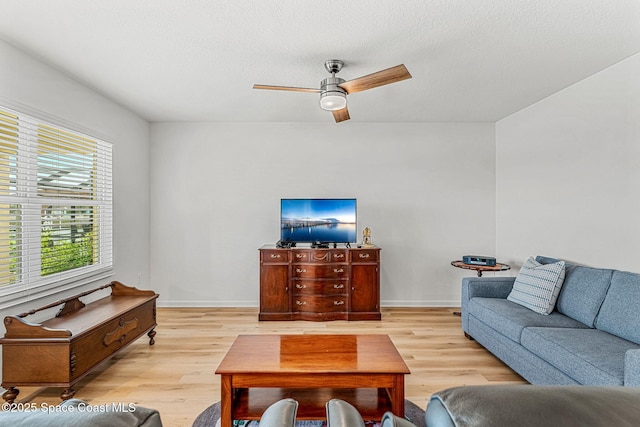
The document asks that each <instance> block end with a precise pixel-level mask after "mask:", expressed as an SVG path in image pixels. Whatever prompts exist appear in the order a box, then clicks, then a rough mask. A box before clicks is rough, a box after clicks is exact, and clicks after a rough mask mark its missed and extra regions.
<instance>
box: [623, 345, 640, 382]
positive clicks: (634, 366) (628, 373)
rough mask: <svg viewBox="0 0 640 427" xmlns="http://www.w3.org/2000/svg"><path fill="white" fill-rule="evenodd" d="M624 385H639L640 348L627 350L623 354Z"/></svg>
mask: <svg viewBox="0 0 640 427" xmlns="http://www.w3.org/2000/svg"><path fill="white" fill-rule="evenodd" d="M624 385H625V386H627V387H640V349H632V350H627V352H626V353H625V355H624Z"/></svg>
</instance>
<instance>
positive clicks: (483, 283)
mask: <svg viewBox="0 0 640 427" xmlns="http://www.w3.org/2000/svg"><path fill="white" fill-rule="evenodd" d="M515 281H516V278H515V277H505V276H498V277H465V278H464V279H462V301H461V304H460V307H461V312H462V330H463V331H465V332H466V333H469V311H468V308H469V301H471V298H475V297H482V298H502V299H505V298H507V296H509V293H510V292H511V288H513V283H514V282H515Z"/></svg>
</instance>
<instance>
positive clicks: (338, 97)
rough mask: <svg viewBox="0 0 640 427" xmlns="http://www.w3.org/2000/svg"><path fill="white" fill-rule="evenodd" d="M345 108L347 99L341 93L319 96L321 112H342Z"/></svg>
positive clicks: (328, 93)
mask: <svg viewBox="0 0 640 427" xmlns="http://www.w3.org/2000/svg"><path fill="white" fill-rule="evenodd" d="M346 106H347V97H346V95H345V94H343V93H341V92H327V93H324V94H322V95H321V96H320V108H322V109H323V110H327V111H335V110H342V109H343V108H345V107H346Z"/></svg>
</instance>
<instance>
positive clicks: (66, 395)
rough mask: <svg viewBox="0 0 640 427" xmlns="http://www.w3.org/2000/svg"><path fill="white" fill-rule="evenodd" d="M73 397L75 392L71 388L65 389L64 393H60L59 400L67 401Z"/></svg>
mask: <svg viewBox="0 0 640 427" xmlns="http://www.w3.org/2000/svg"><path fill="white" fill-rule="evenodd" d="M75 395H76V391H75V390H74V389H73V387H69V388H65V389H64V391H63V392H62V393H60V399H62V400H69V399H71V398H72V397H73V396H75Z"/></svg>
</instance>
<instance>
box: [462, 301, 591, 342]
mask: <svg viewBox="0 0 640 427" xmlns="http://www.w3.org/2000/svg"><path fill="white" fill-rule="evenodd" d="M468 311H469V314H470V315H471V316H474V317H475V318H476V319H478V320H480V321H481V322H483V323H485V324H486V325H489V326H490V327H491V328H493V329H494V330H496V331H498V332H499V333H500V334H502V335H504V336H506V337H507V338H509V339H510V340H512V341H515V342H517V343H519V342H520V335H521V334H522V330H523V329H524V328H526V327H527V326H543V327H555V328H587V326H585V325H583V324H582V323H580V322H578V321H577V320H574V319H571V318H569V317H567V316H565V315H563V314H560V313H558V312H553V313H551V314H550V315H548V316H542V315H540V314H538V313H536V312H533V311H531V310H529V309H528V308H526V307H523V306H521V305H519V304H516V303H514V302H511V301H508V300H506V299H502V298H472V299H471V301H470V302H469V310H468Z"/></svg>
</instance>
